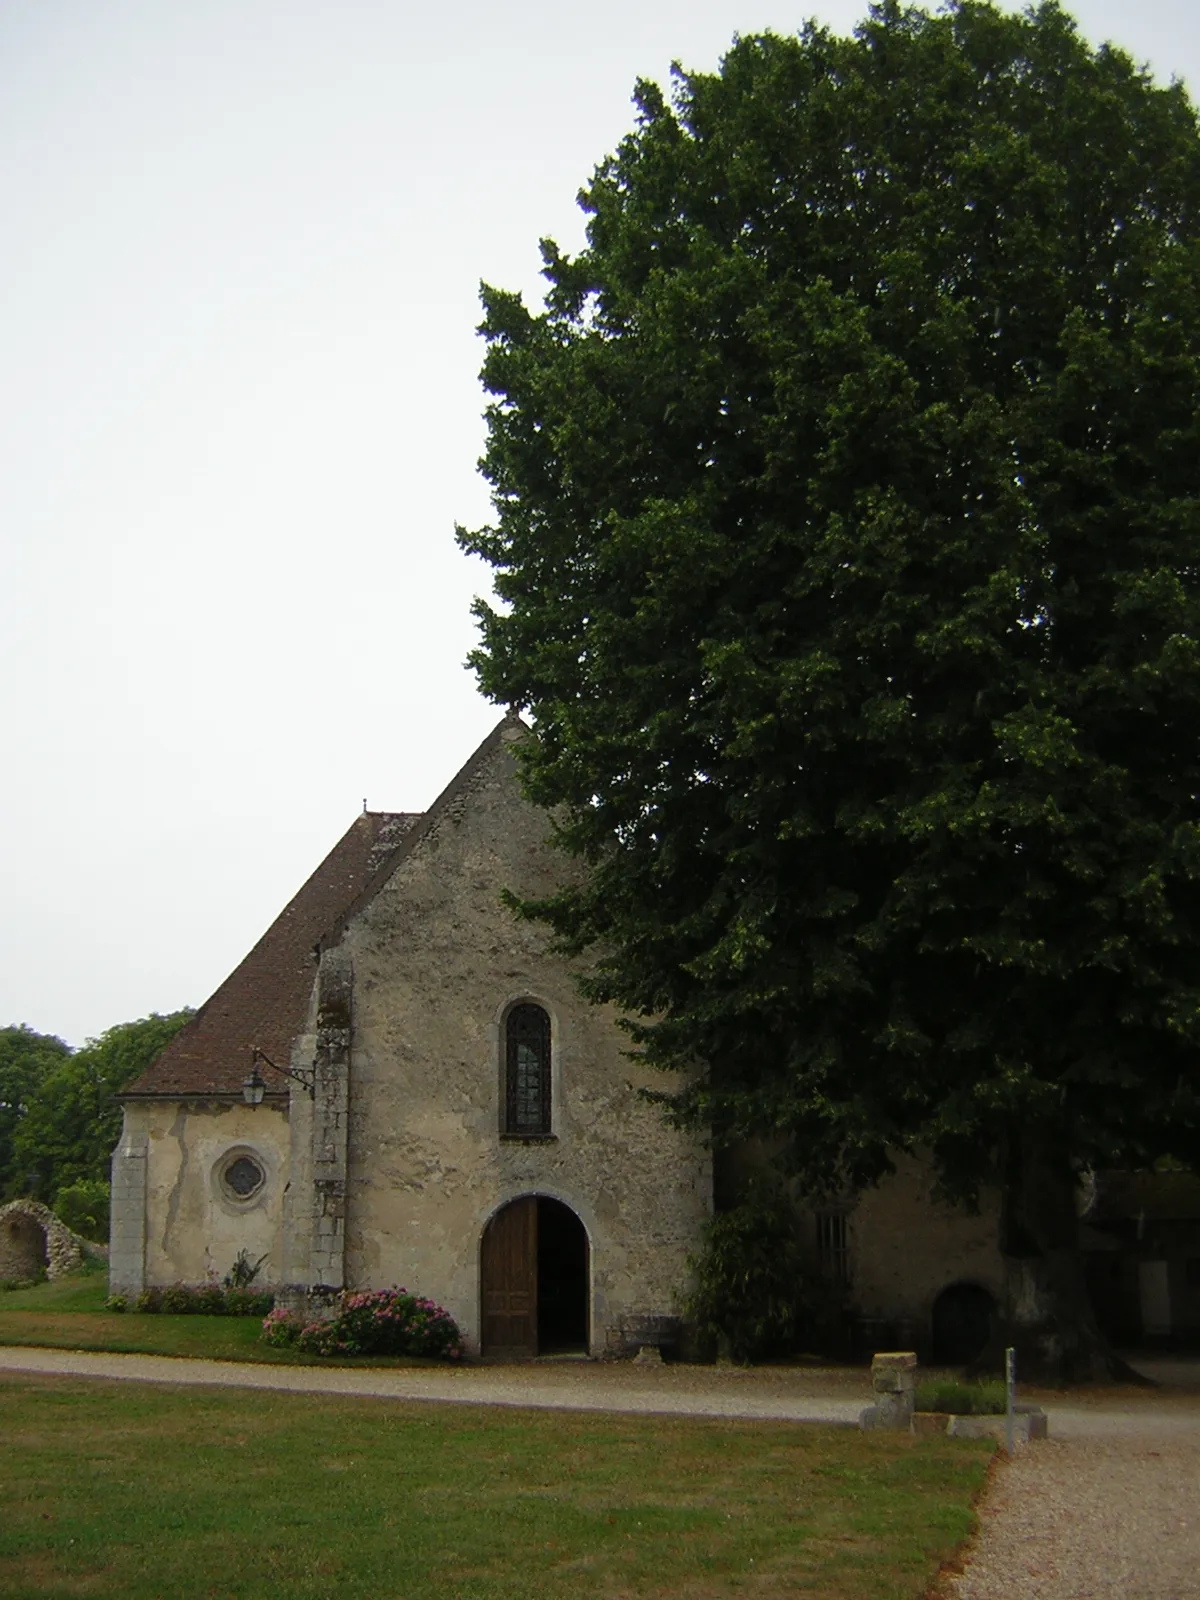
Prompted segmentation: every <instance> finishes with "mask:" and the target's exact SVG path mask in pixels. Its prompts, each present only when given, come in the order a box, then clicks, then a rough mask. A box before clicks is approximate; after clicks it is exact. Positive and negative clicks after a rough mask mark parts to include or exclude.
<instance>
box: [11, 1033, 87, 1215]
mask: <svg viewBox="0 0 1200 1600" xmlns="http://www.w3.org/2000/svg"><path fill="white" fill-rule="evenodd" d="M70 1054H71V1047H70V1045H68V1044H64V1042H63V1041H62V1040H61V1039H59V1038H56V1037H55V1036H54V1035H53V1034H50V1033H35V1032H34V1030H33V1029H32V1028H29V1027H26V1026H25V1024H24V1023H22V1024H21V1025H20V1026H19V1027H18V1026H14V1027H9V1028H0V1200H7V1199H9V1198H10V1197H11V1196H12V1195H14V1194H18V1193H20V1192H21V1191H22V1189H23V1188H24V1187H25V1181H24V1180H25V1175H24V1174H22V1173H21V1172H20V1171H19V1170H18V1168H17V1165H16V1160H15V1156H14V1152H13V1139H14V1136H15V1134H16V1131H17V1128H18V1126H19V1125H20V1122H21V1119H22V1117H23V1116H24V1115H25V1112H26V1110H27V1108H28V1105H29V1101H30V1099H31V1098H32V1097H33V1096H34V1095H35V1094H36V1093H37V1090H38V1087H39V1085H40V1084H41V1083H42V1081H43V1080H44V1079H45V1078H46V1076H47V1075H48V1074H49V1073H50V1072H52V1071H53V1070H54V1068H55V1067H57V1066H61V1064H62V1063H63V1062H64V1061H66V1060H67V1059H68V1058H69V1057H70Z"/></svg>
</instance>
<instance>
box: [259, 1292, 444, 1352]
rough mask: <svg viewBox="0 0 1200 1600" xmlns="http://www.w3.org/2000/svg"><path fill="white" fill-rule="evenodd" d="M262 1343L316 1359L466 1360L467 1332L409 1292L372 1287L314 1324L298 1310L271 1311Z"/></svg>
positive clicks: (348, 1296)
mask: <svg viewBox="0 0 1200 1600" xmlns="http://www.w3.org/2000/svg"><path fill="white" fill-rule="evenodd" d="M262 1336H263V1339H264V1340H265V1342H266V1343H267V1344H269V1345H273V1346H274V1347H275V1348H276V1349H296V1350H303V1351H305V1352H306V1353H307V1354H309V1355H317V1356H425V1357H432V1358H434V1359H441V1360H444V1361H461V1360H462V1357H463V1342H462V1334H461V1333H460V1332H459V1329H458V1324H457V1323H456V1322H455V1321H454V1318H453V1317H452V1316H451V1315H450V1313H449V1312H448V1311H445V1310H443V1308H442V1307H441V1306H439V1305H438V1304H437V1303H436V1302H435V1301H433V1300H426V1299H424V1298H423V1297H422V1296H421V1295H414V1294H409V1292H408V1290H407V1289H369V1290H362V1291H359V1292H355V1293H350V1294H344V1295H343V1296H342V1297H341V1300H340V1302H339V1304H338V1309H337V1312H336V1314H335V1315H334V1316H332V1317H330V1318H329V1319H327V1320H326V1321H320V1322H309V1321H307V1320H306V1319H304V1318H303V1317H299V1316H297V1315H296V1314H295V1313H294V1312H288V1311H283V1310H278V1311H272V1312H271V1314H270V1316H269V1317H268V1318H267V1319H266V1321H265V1322H264V1323H263V1333H262Z"/></svg>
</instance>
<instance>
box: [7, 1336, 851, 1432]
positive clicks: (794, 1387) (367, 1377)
mask: <svg viewBox="0 0 1200 1600" xmlns="http://www.w3.org/2000/svg"><path fill="white" fill-rule="evenodd" d="M4 1368H7V1369H9V1370H11V1371H18V1372H42V1373H61V1374H64V1375H74V1376H80V1377H92V1378H135V1379H138V1380H139V1381H141V1382H143V1383H186V1384H220V1385H226V1386H229V1385H233V1386H240V1387H243V1388H248V1389H287V1390H292V1391H294V1392H299V1393H308V1394H351V1395H375V1396H378V1397H380V1398H383V1399H391V1400H439V1401H453V1402H455V1403H457V1404H459V1405H484V1406H497V1405H507V1406H534V1407H538V1408H542V1409H551V1410H567V1411H649V1412H660V1413H663V1412H665V1413H672V1414H675V1415H687V1416H700V1417H745V1418H750V1419H754V1418H765V1417H778V1418H783V1419H786V1420H790V1421H793V1422H840V1423H843V1424H848V1423H856V1422H857V1421H858V1414H859V1411H860V1410H861V1409H862V1407H863V1406H864V1405H865V1404H866V1403H867V1399H868V1395H867V1392H866V1391H867V1388H868V1381H869V1380H868V1379H867V1377H866V1374H865V1373H863V1372H861V1371H842V1370H839V1369H814V1370H813V1371H811V1372H810V1371H806V1370H797V1369H794V1368H774V1369H773V1368H769V1367H768V1368H750V1369H745V1370H743V1369H741V1368H737V1367H728V1368H727V1367H682V1366H658V1367H653V1366H651V1367H638V1366H634V1365H630V1364H626V1363H621V1364H619V1365H617V1364H614V1365H612V1366H607V1365H598V1364H596V1363H595V1362H584V1361H580V1362H567V1361H564V1362H561V1363H541V1362H531V1363H529V1364H527V1365H519V1366H517V1365H514V1366H470V1367H458V1368H435V1369H430V1368H425V1367H422V1368H413V1367H407V1368H369V1369H364V1368H348V1367H332V1368H331V1367H282V1366H281V1367H277V1366H271V1365H267V1364H264V1365H257V1364H255V1363H251V1362H242V1361H190V1360H187V1359H186V1358H179V1357H174V1356H141V1355H110V1354H101V1353H99V1352H94V1351H87V1350H43V1349H31V1348H27V1347H19V1346H15V1345H7V1346H0V1369H4Z"/></svg>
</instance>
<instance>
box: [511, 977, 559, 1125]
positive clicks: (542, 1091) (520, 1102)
mask: <svg viewBox="0 0 1200 1600" xmlns="http://www.w3.org/2000/svg"><path fill="white" fill-rule="evenodd" d="M504 1101H505V1115H504V1131H505V1133H512V1134H518V1135H524V1136H525V1137H526V1138H538V1137H545V1136H547V1135H548V1134H549V1133H550V1018H549V1017H548V1016H547V1014H546V1012H545V1011H543V1010H542V1008H541V1006H535V1005H528V1004H526V1005H519V1006H514V1007H513V1008H512V1010H511V1011H510V1012H509V1013H508V1019H507V1021H506V1023H505V1097H504Z"/></svg>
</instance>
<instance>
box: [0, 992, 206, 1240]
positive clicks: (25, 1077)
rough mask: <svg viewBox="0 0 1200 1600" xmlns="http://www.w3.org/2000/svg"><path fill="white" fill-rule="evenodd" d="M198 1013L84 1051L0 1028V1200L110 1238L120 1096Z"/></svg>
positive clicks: (109, 1034) (129, 1028)
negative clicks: (30, 1206)
mask: <svg viewBox="0 0 1200 1600" xmlns="http://www.w3.org/2000/svg"><path fill="white" fill-rule="evenodd" d="M193 1014H194V1013H193V1012H192V1010H191V1008H190V1007H187V1008H185V1009H184V1010H182V1011H173V1012H171V1014H170V1015H169V1016H160V1015H159V1014H158V1013H157V1012H155V1013H153V1014H152V1015H151V1016H148V1017H142V1018H141V1019H140V1020H139V1021H137V1022H122V1023H119V1024H118V1025H117V1026H116V1027H114V1028H109V1029H108V1030H107V1031H106V1032H105V1033H102V1034H101V1035H100V1037H99V1038H98V1039H89V1040H88V1041H87V1043H86V1044H85V1045H84V1046H83V1048H82V1049H80V1050H72V1048H71V1047H70V1045H68V1044H65V1043H64V1042H63V1040H61V1039H59V1038H56V1037H55V1036H54V1035H53V1034H49V1033H35V1032H34V1030H33V1029H32V1028H29V1027H26V1026H25V1025H24V1024H21V1025H20V1026H14V1027H9V1028H0V1200H12V1199H15V1198H17V1197H18V1196H20V1195H31V1196H33V1197H34V1198H35V1199H38V1200H42V1201H44V1202H45V1203H46V1204H47V1205H49V1206H51V1207H53V1208H54V1210H55V1211H57V1212H58V1214H59V1215H60V1216H61V1217H62V1218H63V1220H64V1222H66V1223H68V1225H69V1226H71V1227H73V1228H76V1229H77V1231H79V1232H81V1233H83V1234H84V1235H85V1236H87V1237H89V1238H98V1239H105V1238H107V1237H108V1175H109V1158H110V1157H111V1155H112V1152H113V1146H114V1145H115V1144H116V1142H117V1138H118V1136H119V1135H120V1132H121V1108H120V1106H119V1105H118V1104H117V1101H116V1096H117V1094H118V1093H119V1092H120V1091H121V1090H122V1089H123V1088H124V1087H125V1085H126V1084H127V1083H132V1081H133V1080H134V1078H136V1077H137V1076H138V1075H139V1073H141V1072H144V1071H145V1069H146V1068H147V1067H148V1066H149V1065H150V1063H151V1062H152V1061H153V1060H154V1058H155V1056H157V1055H158V1053H159V1051H160V1050H162V1049H163V1047H164V1046H165V1045H166V1044H168V1043H169V1041H170V1040H171V1039H173V1038H174V1036H175V1035H176V1034H177V1033H178V1032H179V1030H180V1028H182V1027H183V1025H184V1023H185V1022H186V1021H187V1020H188V1018H189V1017H191V1016H192V1015H193Z"/></svg>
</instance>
